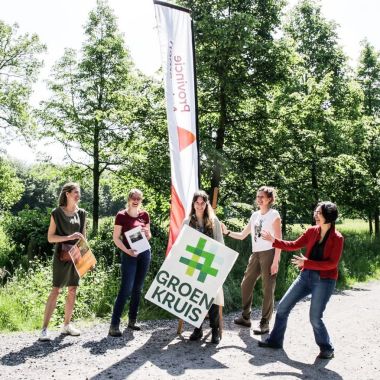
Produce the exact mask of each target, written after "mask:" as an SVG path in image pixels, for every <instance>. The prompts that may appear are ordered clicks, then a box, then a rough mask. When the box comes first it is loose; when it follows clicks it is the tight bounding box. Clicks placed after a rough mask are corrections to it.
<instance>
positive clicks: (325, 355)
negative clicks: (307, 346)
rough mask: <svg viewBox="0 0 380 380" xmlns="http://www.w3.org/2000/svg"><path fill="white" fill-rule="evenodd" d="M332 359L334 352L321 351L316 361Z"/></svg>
mask: <svg viewBox="0 0 380 380" xmlns="http://www.w3.org/2000/svg"><path fill="white" fill-rule="evenodd" d="M333 357H334V351H331V350H325V351H321V352H320V353H319V355H318V356H317V358H318V359H332V358H333Z"/></svg>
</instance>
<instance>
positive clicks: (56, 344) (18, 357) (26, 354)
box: [0, 334, 73, 366]
mask: <svg viewBox="0 0 380 380" xmlns="http://www.w3.org/2000/svg"><path fill="white" fill-rule="evenodd" d="M65 337H66V335H63V334H61V335H59V336H57V337H56V338H55V339H52V340H50V341H47V342H40V341H38V340H37V341H35V342H34V343H33V344H31V345H30V346H28V347H24V348H22V349H21V350H20V351H17V352H10V353H9V354H6V355H4V356H3V357H2V358H1V359H0V362H1V364H3V365H7V366H17V365H19V364H23V363H25V362H26V360H27V359H28V358H34V359H38V358H44V357H46V356H48V355H50V354H52V353H53V352H57V351H59V350H62V349H64V348H66V347H69V346H71V345H73V343H72V342H70V343H69V342H68V343H62V341H63V339H64V338H65Z"/></svg>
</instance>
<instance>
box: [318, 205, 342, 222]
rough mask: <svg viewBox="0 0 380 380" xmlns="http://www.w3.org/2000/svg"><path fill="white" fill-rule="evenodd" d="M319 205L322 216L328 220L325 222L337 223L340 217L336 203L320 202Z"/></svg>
mask: <svg viewBox="0 0 380 380" xmlns="http://www.w3.org/2000/svg"><path fill="white" fill-rule="evenodd" d="M317 207H320V208H321V213H322V216H323V217H324V218H325V220H326V222H325V223H331V224H332V225H335V221H336V220H337V219H338V208H337V207H336V204H335V203H332V202H319V203H318V205H317Z"/></svg>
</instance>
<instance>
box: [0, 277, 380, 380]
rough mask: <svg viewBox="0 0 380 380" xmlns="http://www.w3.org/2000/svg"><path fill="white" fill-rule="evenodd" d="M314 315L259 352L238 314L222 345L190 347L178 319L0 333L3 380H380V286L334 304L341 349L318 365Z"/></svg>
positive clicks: (331, 314)
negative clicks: (116, 334)
mask: <svg viewBox="0 0 380 380" xmlns="http://www.w3.org/2000/svg"><path fill="white" fill-rule="evenodd" d="M308 310H309V300H305V301H304V302H301V303H300V304H298V305H297V306H296V308H295V309H294V310H293V312H292V314H291V316H290V319H289V325H288V330H287V333H286V337H285V345H284V350H270V349H262V348H259V347H258V346H257V339H260V338H257V337H256V336H254V335H253V334H252V331H251V330H250V329H247V328H243V327H242V328H239V327H238V326H236V325H234V324H233V318H234V317H235V316H236V315H237V314H231V315H227V316H225V330H224V334H223V339H222V341H221V343H220V344H219V345H218V346H215V345H212V344H211V343H209V341H210V336H206V338H205V337H204V339H203V340H202V341H201V342H189V341H188V336H189V335H190V332H191V330H192V328H191V326H189V325H186V326H185V332H184V333H183V336H179V337H178V336H176V334H175V332H176V324H177V322H176V321H175V320H173V321H155V322H149V323H145V324H143V325H142V326H143V328H144V331H141V332H133V333H132V332H130V331H127V332H125V333H124V335H123V337H122V338H119V339H115V338H110V337H107V329H108V326H107V325H104V324H103V325H96V326H93V327H86V328H84V329H83V330H82V335H81V336H80V337H78V338H75V337H67V336H62V335H60V334H59V332H58V331H57V332H55V333H54V332H53V337H54V340H53V341H51V342H48V343H42V342H38V341H37V335H38V333H37V332H36V333H34V334H33V333H12V334H2V335H0V340H1V347H0V378H1V379H4V380H5V379H28V380H29V379H41V380H42V379H97V380H100V379H118V380H119V379H120V380H121V379H126V378H128V379H154V380H156V379H208V380H211V379H229V380H230V379H239V380H243V379H256V378H267V377H270V378H273V379H321V380H332V379H334V380H335V379H350V380H355V379H360V380H370V379H373V380H375V379H376V380H378V379H380V281H375V282H371V283H367V284H359V285H357V286H355V287H354V288H353V289H352V290H348V291H344V292H340V293H337V294H335V295H334V296H333V297H332V299H331V300H330V302H329V304H328V306H327V311H326V313H325V318H324V320H325V322H326V325H327V327H328V329H329V332H330V335H331V338H332V340H333V343H334V345H335V350H336V354H335V358H334V359H332V360H330V361H324V360H320V359H316V355H317V354H318V351H319V350H318V347H317V346H316V344H315V343H314V338H313V334H312V330H311V326H310V323H309V322H308ZM254 317H255V318H256V319H257V317H258V314H257V311H256V312H255V315H254ZM256 322H257V321H254V323H256ZM208 331H209V329H207V330H206V332H208Z"/></svg>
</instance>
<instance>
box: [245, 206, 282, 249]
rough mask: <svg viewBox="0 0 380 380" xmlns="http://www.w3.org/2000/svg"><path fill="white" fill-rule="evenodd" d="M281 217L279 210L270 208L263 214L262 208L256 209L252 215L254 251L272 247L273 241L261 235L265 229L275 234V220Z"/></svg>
mask: <svg viewBox="0 0 380 380" xmlns="http://www.w3.org/2000/svg"><path fill="white" fill-rule="evenodd" d="M277 218H280V214H279V213H278V211H277V210H274V209H272V208H271V209H269V211H268V212H267V213H266V214H264V215H262V214H261V212H260V210H259V211H255V212H254V213H253V214H252V216H251V235H252V252H261V251H268V250H270V249H272V242H271V241H267V240H264V239H263V238H262V237H261V231H262V230H265V231H268V232H270V233H271V234H272V235H274V228H273V222H274V221H275V220H276V219H277Z"/></svg>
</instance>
